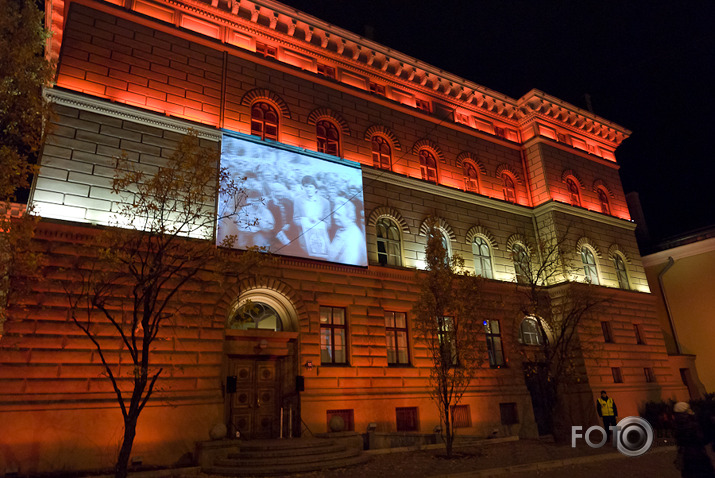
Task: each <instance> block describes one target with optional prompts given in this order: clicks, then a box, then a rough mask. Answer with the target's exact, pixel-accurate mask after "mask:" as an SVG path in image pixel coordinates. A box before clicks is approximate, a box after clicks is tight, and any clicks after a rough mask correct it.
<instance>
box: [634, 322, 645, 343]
mask: <svg viewBox="0 0 715 478" xmlns="http://www.w3.org/2000/svg"><path fill="white" fill-rule="evenodd" d="M633 333H634V334H635V336H636V344H638V345H643V344H645V340H643V332H642V330H641V326H640V324H633Z"/></svg>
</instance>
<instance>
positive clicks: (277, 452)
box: [228, 442, 345, 460]
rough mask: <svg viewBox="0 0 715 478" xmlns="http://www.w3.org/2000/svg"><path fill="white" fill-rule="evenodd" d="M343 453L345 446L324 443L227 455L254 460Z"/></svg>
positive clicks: (242, 450)
mask: <svg viewBox="0 0 715 478" xmlns="http://www.w3.org/2000/svg"><path fill="white" fill-rule="evenodd" d="M342 451H345V446H343V445H337V444H334V443H331V442H326V443H325V444H324V445H323V446H321V447H310V448H291V449H286V448H280V449H276V448H271V449H260V450H259V449H253V450H246V449H245V448H241V449H240V450H238V451H237V452H233V453H229V454H228V458H231V459H237V460H244V459H254V458H264V459H268V458H270V459H276V458H278V459H281V458H284V457H287V456H295V457H298V456H318V455H324V454H330V453H339V452H342Z"/></svg>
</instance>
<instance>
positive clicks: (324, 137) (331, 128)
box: [315, 120, 340, 156]
mask: <svg viewBox="0 0 715 478" xmlns="http://www.w3.org/2000/svg"><path fill="white" fill-rule="evenodd" d="M315 129H316V134H317V136H318V152H320V153H326V154H332V155H333V156H340V135H339V134H338V129H337V128H336V127H335V125H334V124H333V123H331V122H330V121H328V120H320V121H318V122H317V123H316V125H315Z"/></svg>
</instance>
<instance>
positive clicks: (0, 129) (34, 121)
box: [0, 0, 53, 338]
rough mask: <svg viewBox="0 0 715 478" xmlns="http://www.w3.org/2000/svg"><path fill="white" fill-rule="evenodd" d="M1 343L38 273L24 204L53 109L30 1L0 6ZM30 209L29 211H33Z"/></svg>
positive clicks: (37, 18)
mask: <svg viewBox="0 0 715 478" xmlns="http://www.w3.org/2000/svg"><path fill="white" fill-rule="evenodd" d="M0 11H2V12H3V13H2V15H0V52H1V53H0V338H1V337H2V335H3V325H4V322H5V310H6V309H7V306H8V302H9V301H10V300H11V296H10V294H11V292H12V291H13V290H14V291H15V292H18V289H20V290H21V289H22V287H21V286H22V281H21V278H23V277H27V276H31V275H32V274H33V273H34V272H35V271H36V269H37V263H38V258H39V255H38V254H36V253H35V252H33V251H32V250H31V249H30V247H29V246H30V245H31V241H30V239H31V238H32V236H33V234H34V230H35V225H36V223H37V218H36V217H35V216H32V215H31V214H27V211H26V210H25V207H23V206H21V205H20V204H15V201H20V202H25V201H26V200H27V193H28V191H29V186H30V180H31V177H32V174H34V173H35V172H36V166H35V163H36V159H37V154H38V152H39V150H40V147H41V146H42V143H43V140H44V136H45V134H46V132H47V130H46V125H47V120H48V118H49V115H50V111H51V109H50V105H49V103H48V101H47V100H46V99H45V98H44V97H43V95H42V88H43V87H44V86H46V85H47V84H49V82H50V79H51V77H52V70H53V68H52V65H51V64H50V62H49V61H47V59H46V58H45V56H44V46H45V40H46V39H47V33H46V32H45V30H44V28H43V15H42V12H40V11H39V10H38V8H37V6H36V4H35V2H33V1H31V0H0ZM30 209H31V208H30Z"/></svg>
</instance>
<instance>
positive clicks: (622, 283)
mask: <svg viewBox="0 0 715 478" xmlns="http://www.w3.org/2000/svg"><path fill="white" fill-rule="evenodd" d="M613 263H614V265H615V266H616V275H617V276H618V287H620V288H621V289H628V288H629V286H628V272H627V271H626V263H625V261H624V260H623V258H622V257H621V256H620V255H619V254H616V255H614V256H613Z"/></svg>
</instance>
